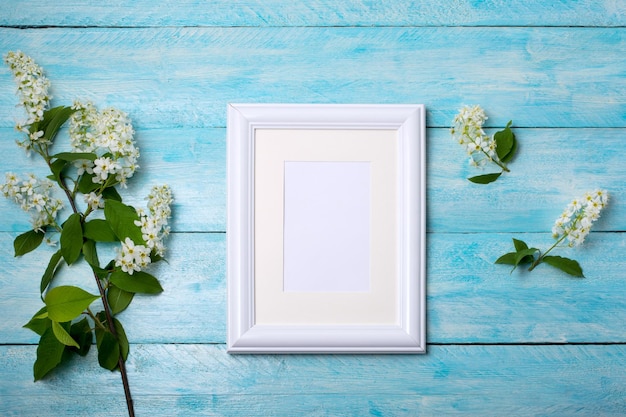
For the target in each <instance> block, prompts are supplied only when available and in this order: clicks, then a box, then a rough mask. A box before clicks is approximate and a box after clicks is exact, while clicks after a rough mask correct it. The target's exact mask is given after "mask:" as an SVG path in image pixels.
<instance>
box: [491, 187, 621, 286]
mask: <svg viewBox="0 0 626 417" xmlns="http://www.w3.org/2000/svg"><path fill="white" fill-rule="evenodd" d="M608 202H609V195H608V193H607V192H606V191H605V190H595V191H592V192H588V193H585V195H584V196H583V197H582V198H580V199H575V200H573V201H572V202H571V203H570V204H568V206H567V207H566V208H565V210H564V211H563V213H562V214H561V215H560V216H559V217H558V218H557V219H556V221H555V223H554V226H553V227H552V237H553V238H554V239H555V240H556V242H555V243H554V244H553V245H552V246H550V248H548V250H546V251H545V252H543V253H542V252H541V251H540V250H539V249H537V248H534V247H532V248H529V247H528V245H527V244H526V242H524V241H521V240H518V239H513V246H514V248H515V252H509V253H505V254H504V255H502V256H501V257H500V258H498V259H497V260H496V263H497V264H505V265H513V269H512V270H511V272H513V271H514V270H515V269H516V268H517V267H518V266H521V265H527V266H529V268H528V270H529V271H532V270H533V269H535V268H536V267H537V266H538V265H540V264H542V263H546V264H548V265H551V266H553V267H555V268H558V269H560V270H561V271H563V272H565V273H567V274H569V275H573V276H575V277H584V275H583V270H582V268H581V266H580V264H579V263H578V262H577V261H575V260H573V259H569V258H565V257H562V256H556V255H549V253H550V252H552V250H553V249H555V248H557V247H559V246H563V245H567V246H570V247H572V246H578V245H581V244H582V243H583V242H584V241H585V238H586V237H587V235H588V234H589V232H590V231H591V226H592V225H593V223H594V222H595V221H596V220H598V219H599V218H600V212H601V211H602V209H603V208H604V207H606V205H607V204H608Z"/></svg>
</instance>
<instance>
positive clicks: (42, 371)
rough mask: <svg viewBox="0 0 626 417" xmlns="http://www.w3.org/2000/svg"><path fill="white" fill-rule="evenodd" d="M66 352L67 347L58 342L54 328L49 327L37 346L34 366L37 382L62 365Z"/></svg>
mask: <svg viewBox="0 0 626 417" xmlns="http://www.w3.org/2000/svg"><path fill="white" fill-rule="evenodd" d="M64 350H65V345H64V344H63V343H61V342H59V341H58V340H57V338H56V336H55V335H54V332H53V330H52V327H49V328H48V329H47V330H46V331H45V332H44V333H43V335H41V338H40V339H39V346H37V359H36V360H35V364H34V365H33V374H34V376H35V381H39V380H40V379H42V378H43V377H44V376H46V374H48V372H50V371H51V370H53V369H54V368H56V366H57V365H58V364H59V363H61V359H62V358H63V351H64Z"/></svg>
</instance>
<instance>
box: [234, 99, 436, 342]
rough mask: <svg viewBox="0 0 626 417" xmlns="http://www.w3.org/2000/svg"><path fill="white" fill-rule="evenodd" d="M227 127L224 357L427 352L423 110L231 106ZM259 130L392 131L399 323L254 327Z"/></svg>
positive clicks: (406, 107) (353, 106)
mask: <svg viewBox="0 0 626 417" xmlns="http://www.w3.org/2000/svg"><path fill="white" fill-rule="evenodd" d="M227 125H228V133H227V164H228V168H227V178H228V179H227V181H228V203H227V204H228V220H227V251H228V259H227V277H228V336H227V352H229V353H425V352H426V308H425V301H426V288H425V284H426V244H425V241H426V239H425V230H426V153H425V148H426V141H425V138H426V128H425V108H424V105H421V104H406V105H403V104H395V105H394V104H392V105H370V104H345V105H344V104H229V105H228V120H227ZM257 128H310V129H324V128H327V129H328V128H332V129H394V130H397V131H398V139H399V140H398V144H399V146H398V166H397V169H398V172H399V175H398V178H399V181H398V192H399V193H398V195H399V198H398V207H397V209H398V219H399V221H398V232H399V254H398V258H399V259H398V266H399V268H398V269H399V279H400V286H399V287H400V288H399V291H400V294H399V306H398V308H399V310H400V311H399V313H400V314H399V316H400V324H399V325H397V326H380V325H358V326H352V325H350V326H346V325H336V326H335V325H330V326H329V325H325V326H317V325H307V326H304V325H303V326H293V325H290V326H282V325H281V326H279V325H255V324H254V323H255V320H254V310H255V309H254V247H253V245H254V244H253V242H254V206H253V203H254V135H255V129H257Z"/></svg>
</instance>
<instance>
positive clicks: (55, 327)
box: [52, 321, 80, 348]
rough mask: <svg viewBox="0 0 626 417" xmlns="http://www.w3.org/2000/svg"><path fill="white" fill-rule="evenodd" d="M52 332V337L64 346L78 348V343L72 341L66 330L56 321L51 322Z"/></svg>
mask: <svg viewBox="0 0 626 417" xmlns="http://www.w3.org/2000/svg"><path fill="white" fill-rule="evenodd" d="M68 324H69V323H68ZM52 332H53V333H54V336H55V337H56V338H57V340H58V341H59V342H61V343H63V344H64V345H65V346H73V347H75V348H80V346H79V345H78V343H76V341H75V340H74V339H72V336H70V334H69V333H68V332H67V330H65V328H64V327H63V326H62V325H61V324H60V323H58V322H56V321H53V322H52Z"/></svg>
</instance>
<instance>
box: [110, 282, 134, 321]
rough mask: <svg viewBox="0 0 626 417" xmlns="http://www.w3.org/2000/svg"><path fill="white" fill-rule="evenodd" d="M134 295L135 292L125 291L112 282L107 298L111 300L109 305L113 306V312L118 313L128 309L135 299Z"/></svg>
mask: <svg viewBox="0 0 626 417" xmlns="http://www.w3.org/2000/svg"><path fill="white" fill-rule="evenodd" d="M134 296H135V294H134V293H132V292H128V291H124V290H122V289H121V288H118V287H116V286H115V285H113V284H112V283H111V284H110V285H109V290H108V291H107V300H108V302H109V306H110V307H111V312H112V313H113V314H118V313H121V312H122V311H124V310H126V307H128V305H129V304H130V302H131V301H133V297H134Z"/></svg>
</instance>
